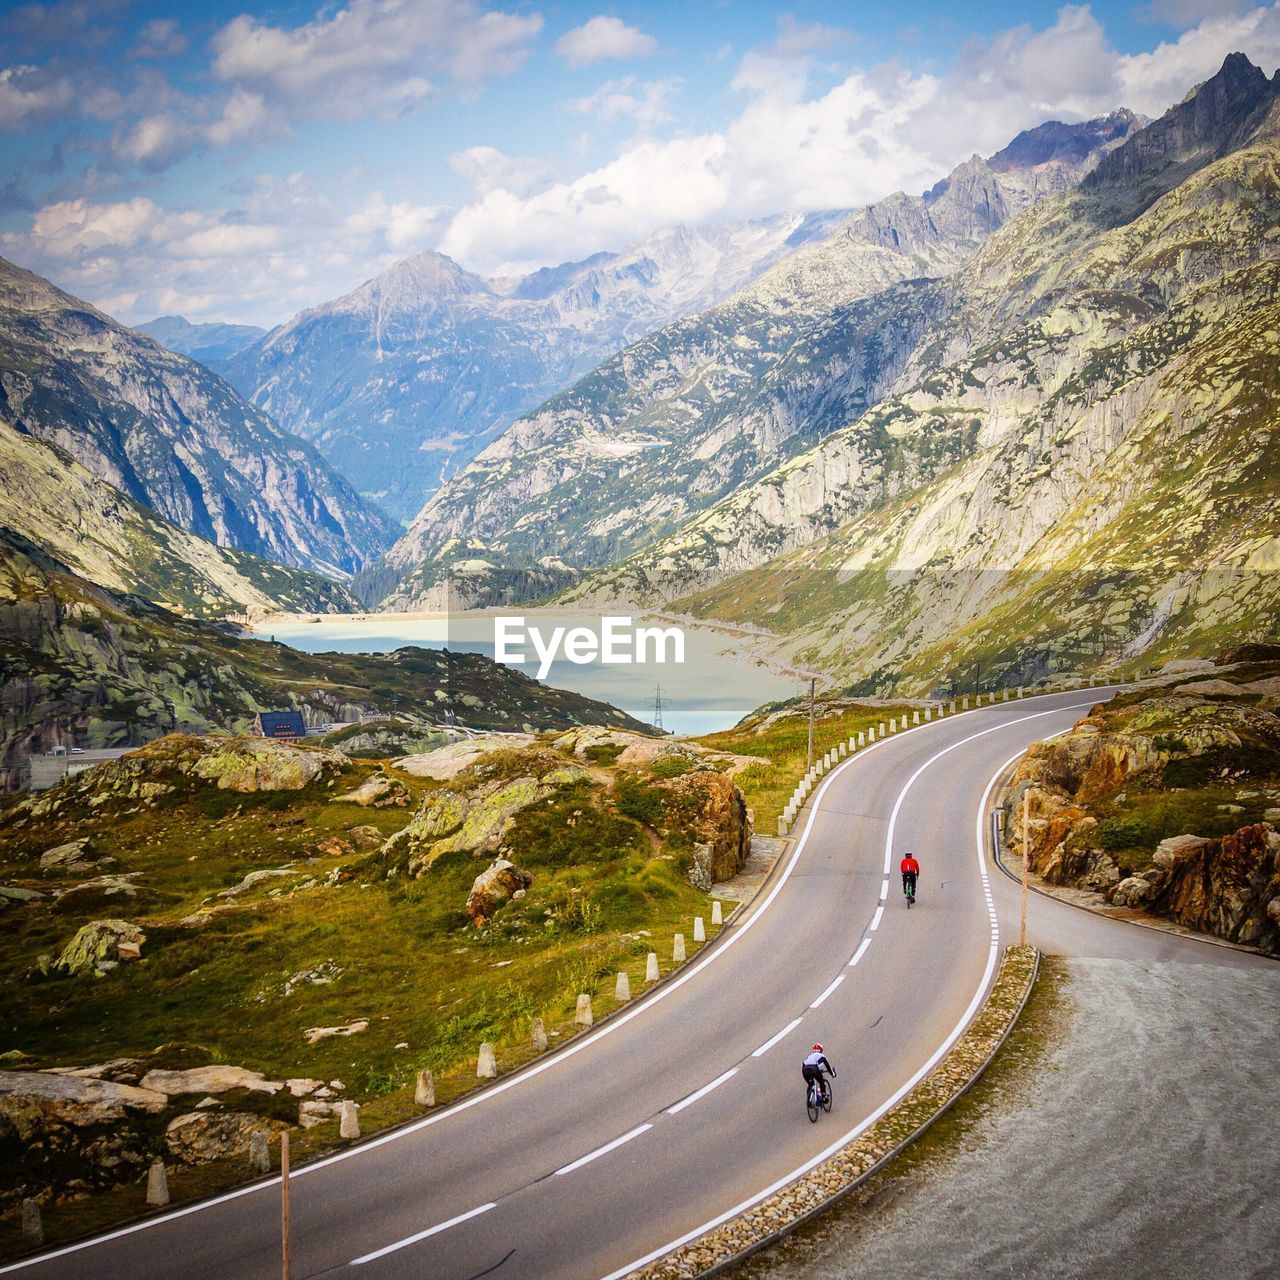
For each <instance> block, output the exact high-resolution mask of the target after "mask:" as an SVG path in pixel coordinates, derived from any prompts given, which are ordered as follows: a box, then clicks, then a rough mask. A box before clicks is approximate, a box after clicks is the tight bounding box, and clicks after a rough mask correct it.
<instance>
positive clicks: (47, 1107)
mask: <svg viewBox="0 0 1280 1280" xmlns="http://www.w3.org/2000/svg"><path fill="white" fill-rule="evenodd" d="M26 1104H31V1105H33V1106H34V1107H36V1108H37V1109H38V1110H39V1111H40V1112H41V1113H42V1115H43V1116H44V1117H45V1118H46V1119H47V1120H51V1121H56V1122H59V1123H63V1124H71V1125H93V1124H101V1123H103V1122H105V1121H108V1120H119V1119H121V1118H123V1117H124V1116H125V1114H126V1113H127V1112H128V1111H130V1110H134V1111H144V1112H157V1111H163V1110H164V1108H165V1107H166V1106H167V1105H168V1099H167V1098H166V1097H165V1095H164V1093H163V1092H159V1091H157V1090H154V1089H149V1088H145V1087H138V1088H135V1087H134V1086H133V1085H127V1084H117V1083H115V1082H113V1081H111V1080H99V1079H96V1078H94V1077H91V1076H88V1077H86V1076H74V1075H62V1074H59V1073H55V1072H52V1071H0V1115H6V1114H7V1115H14V1114H16V1110H15V1109H16V1108H17V1107H18V1106H19V1105H26Z"/></svg>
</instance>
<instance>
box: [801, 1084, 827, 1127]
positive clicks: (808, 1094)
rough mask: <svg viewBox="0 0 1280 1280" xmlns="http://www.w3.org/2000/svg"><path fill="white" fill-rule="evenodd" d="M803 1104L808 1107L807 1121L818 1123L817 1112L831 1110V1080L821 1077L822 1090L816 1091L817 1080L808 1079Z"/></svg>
mask: <svg viewBox="0 0 1280 1280" xmlns="http://www.w3.org/2000/svg"><path fill="white" fill-rule="evenodd" d="M804 1104H805V1106H806V1107H807V1108H808V1109H809V1123H810V1124H817V1123H818V1112H819V1110H822V1111H830V1110H831V1081H830V1080H828V1079H826V1078H825V1077H824V1078H823V1081H822V1091H821V1093H819V1091H818V1082H817V1081H816V1080H810V1081H809V1082H808V1084H807V1086H806V1087H805V1096H804Z"/></svg>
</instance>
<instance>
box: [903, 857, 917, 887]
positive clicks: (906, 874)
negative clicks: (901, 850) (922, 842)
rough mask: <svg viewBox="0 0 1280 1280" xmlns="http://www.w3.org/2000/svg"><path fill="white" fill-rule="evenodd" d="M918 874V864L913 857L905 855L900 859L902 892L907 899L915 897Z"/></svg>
mask: <svg viewBox="0 0 1280 1280" xmlns="http://www.w3.org/2000/svg"><path fill="white" fill-rule="evenodd" d="M919 874H920V864H919V863H918V862H917V861H916V860H915V857H914V855H912V854H910V853H909V854H907V856H906V857H905V858H903V859H902V892H903V893H905V894H906V895H907V897H909V898H914V897H915V896H916V877H917V876H919Z"/></svg>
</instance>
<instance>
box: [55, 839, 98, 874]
mask: <svg viewBox="0 0 1280 1280" xmlns="http://www.w3.org/2000/svg"><path fill="white" fill-rule="evenodd" d="M114 861H115V859H114V858H107V857H105V856H104V855H103V854H101V853H99V852H98V851H97V850H96V849H95V848H94V847H93V841H92V840H90V839H89V837H88V836H81V837H80V838H79V839H78V840H69V841H68V842H67V843H66V844H60V845H57V846H56V847H55V848H52V849H46V850H45V851H44V853H42V854H41V855H40V870H41V871H44V872H53V873H57V874H63V873H65V874H68V875H82V874H83V873H84V872H86V871H93V870H95V869H96V868H97V867H99V866H103V865H110V864H111V863H113V862H114Z"/></svg>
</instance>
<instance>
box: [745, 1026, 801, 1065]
mask: <svg viewBox="0 0 1280 1280" xmlns="http://www.w3.org/2000/svg"><path fill="white" fill-rule="evenodd" d="M799 1025H800V1019H799V1018H797V1019H796V1020H795V1021H794V1022H788V1023H787V1025H786V1026H785V1027H783V1028H782V1030H781V1031H779V1032H778V1034H777V1035H773V1036H770V1037H769V1038H768V1039H767V1040H766V1041H765V1042H764V1044H762V1045H761V1046H760V1047H759V1048H758V1049H756V1050H755V1051H754V1052H753V1053H752V1055H751V1056H752V1057H753V1058H759V1057H762V1056H763V1055H764V1054H766V1053H768V1052H769V1050H770V1049H772V1048H773V1046H774V1045H775V1044H777V1043H778V1041H779V1040H781V1039H782V1038H783V1036H789V1035H790V1034H791V1033H792V1032H793V1031H794V1030H795V1029H796V1028H797V1027H798V1026H799Z"/></svg>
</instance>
